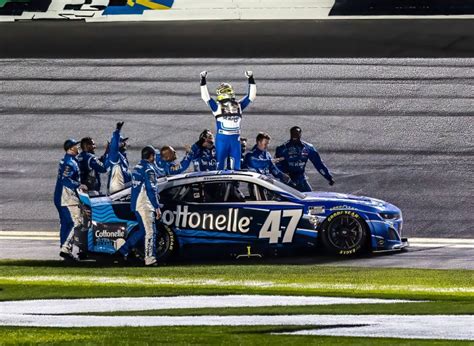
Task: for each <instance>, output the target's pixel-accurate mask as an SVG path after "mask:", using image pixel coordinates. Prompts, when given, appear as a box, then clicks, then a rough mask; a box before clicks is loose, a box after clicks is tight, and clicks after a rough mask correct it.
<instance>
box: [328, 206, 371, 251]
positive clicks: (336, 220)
mask: <svg viewBox="0 0 474 346" xmlns="http://www.w3.org/2000/svg"><path fill="white" fill-rule="evenodd" d="M368 237H369V231H368V227H367V224H366V223H365V221H364V220H363V219H362V217H361V216H360V215H359V214H357V213H356V212H353V211H348V210H341V211H337V212H335V213H333V214H331V215H329V216H328V218H327V219H326V221H325V222H324V224H323V227H322V234H321V240H322V243H323V246H324V248H325V249H326V250H328V251H329V252H330V253H332V254H337V255H340V256H354V255H360V254H363V253H365V252H366V251H367V245H368Z"/></svg>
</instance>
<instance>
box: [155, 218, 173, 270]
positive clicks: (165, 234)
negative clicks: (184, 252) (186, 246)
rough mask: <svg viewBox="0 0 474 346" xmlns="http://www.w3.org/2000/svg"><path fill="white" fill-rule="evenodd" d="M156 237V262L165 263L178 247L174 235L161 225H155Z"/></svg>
mask: <svg viewBox="0 0 474 346" xmlns="http://www.w3.org/2000/svg"><path fill="white" fill-rule="evenodd" d="M156 228H157V231H158V232H157V235H156V259H157V261H158V262H161V261H166V260H167V259H169V258H170V257H171V256H172V255H173V254H174V253H175V252H176V248H177V245H178V242H177V239H176V235H175V233H174V232H173V230H172V229H171V228H170V227H169V226H166V225H163V224H162V223H160V224H157V227H156Z"/></svg>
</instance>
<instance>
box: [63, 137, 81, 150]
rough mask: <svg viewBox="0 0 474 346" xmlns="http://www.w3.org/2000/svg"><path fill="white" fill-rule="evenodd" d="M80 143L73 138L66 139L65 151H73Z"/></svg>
mask: <svg viewBox="0 0 474 346" xmlns="http://www.w3.org/2000/svg"><path fill="white" fill-rule="evenodd" d="M78 144H79V142H78V141H76V140H75V139H73V138H68V139H66V141H65V142H64V146H63V147H64V151H68V150H69V149H71V148H72V147H73V146H75V145H78Z"/></svg>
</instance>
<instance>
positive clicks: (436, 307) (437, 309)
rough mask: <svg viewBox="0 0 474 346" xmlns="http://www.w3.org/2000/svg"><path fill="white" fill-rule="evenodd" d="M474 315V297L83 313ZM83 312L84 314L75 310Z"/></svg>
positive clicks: (129, 314)
mask: <svg viewBox="0 0 474 346" xmlns="http://www.w3.org/2000/svg"><path fill="white" fill-rule="evenodd" d="M299 314H302V315H306V314H318V315H321V314H322V315H324V314H331V315H345V314H354V315H372V314H384V315H392V314H393V315H445V314H449V315H472V314H474V301H454V302H453V301H434V302H427V303H413V304H407V303H399V304H335V305H306V306H263V307H235V308H219V309H215V308H197V309H160V310H146V311H114V312H103V313H97V312H94V313H93V314H89V313H84V314H82V315H96V316H98V315H100V316H205V315H220V316H228V315H234V316H235V315H299ZM74 315H81V314H74Z"/></svg>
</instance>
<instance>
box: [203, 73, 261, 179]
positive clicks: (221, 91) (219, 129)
mask: <svg viewBox="0 0 474 346" xmlns="http://www.w3.org/2000/svg"><path fill="white" fill-rule="evenodd" d="M245 76H246V77H247V78H248V83H249V88H248V93H247V95H246V96H245V97H244V98H242V99H241V100H239V101H236V100H235V92H234V89H233V88H232V86H231V85H230V84H229V83H222V84H220V85H219V86H218V87H217V90H216V93H217V102H216V101H215V100H214V99H213V98H212V97H211V96H210V95H209V90H208V89H207V85H206V83H207V82H206V77H207V71H203V72H201V98H202V99H203V100H204V102H206V104H207V105H208V106H209V107H210V108H211V111H212V114H214V117H215V119H216V155H217V169H218V170H223V169H226V168H227V169H236V170H239V169H240V165H241V158H242V157H241V146H240V122H241V120H242V111H243V110H245V108H247V106H248V105H249V104H250V103H251V102H253V101H254V100H255V98H256V96H257V86H256V84H255V79H254V77H253V72H252V71H246V72H245ZM228 160H229V162H228ZM226 166H227V167H226Z"/></svg>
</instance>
